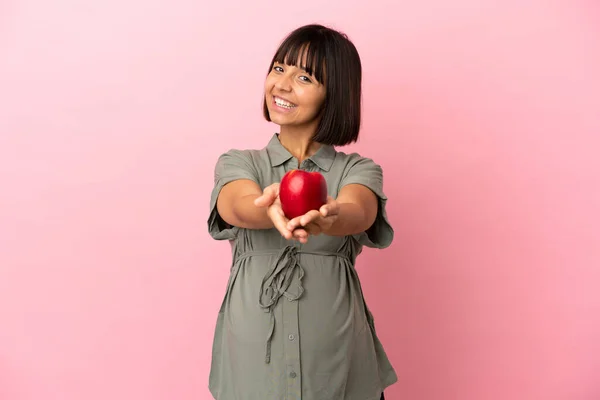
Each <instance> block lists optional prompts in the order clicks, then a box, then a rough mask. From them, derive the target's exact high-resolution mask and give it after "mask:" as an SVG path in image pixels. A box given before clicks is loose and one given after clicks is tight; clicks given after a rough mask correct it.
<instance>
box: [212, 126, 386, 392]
mask: <svg viewBox="0 0 600 400" xmlns="http://www.w3.org/2000/svg"><path fill="white" fill-rule="evenodd" d="M298 167H299V168H301V169H304V170H307V171H319V172H321V173H322V174H323V176H324V177H325V180H326V182H327V187H328V191H329V195H330V196H332V197H334V198H336V197H337V195H338V193H339V191H340V189H341V188H342V187H343V186H344V185H348V184H351V183H358V184H362V185H365V186H367V187H368V188H370V189H371V190H372V191H373V192H374V193H375V194H376V195H377V197H378V199H379V210H378V214H377V219H376V221H375V223H374V225H373V226H372V227H371V228H370V229H369V230H368V231H367V232H364V233H361V234H358V235H349V236H346V237H333V236H327V235H319V236H311V237H309V240H308V243H306V244H301V243H298V242H295V241H292V240H290V241H288V240H286V239H285V238H283V237H282V236H281V234H280V233H279V232H278V231H277V230H276V229H274V228H273V229H262V230H261V229H243V228H238V227H231V226H228V225H227V224H226V223H225V222H224V221H223V220H222V219H221V217H220V216H219V214H218V211H217V207H216V204H217V197H218V195H219V192H220V191H221V189H222V188H223V186H224V185H225V184H227V183H229V182H231V181H234V180H236V179H251V180H253V181H255V182H256V183H258V185H259V186H260V187H261V188H265V187H266V186H268V185H270V184H272V183H276V182H280V181H281V178H282V177H283V175H284V174H285V173H286V172H287V171H289V170H291V169H295V168H298ZM386 202H387V198H386V196H385V195H384V193H383V174H382V169H381V167H380V166H379V165H377V164H375V163H374V162H373V160H371V159H368V158H364V157H361V156H360V155H358V154H356V153H353V154H345V153H343V152H339V151H337V150H335V148H334V147H333V146H321V147H320V148H319V150H318V151H317V152H316V153H315V154H314V155H313V156H312V157H310V158H308V159H306V160H304V161H303V162H302V164H301V165H300V166H298V160H297V159H296V158H294V157H293V156H292V155H291V154H290V153H289V152H288V151H287V150H286V149H285V147H283V146H282V145H281V143H280V142H279V139H278V136H277V134H275V135H273V137H272V139H271V141H270V142H269V144H268V145H267V146H266V147H265V148H263V149H261V150H229V151H228V152H226V153H224V154H222V155H221V156H220V157H219V159H218V161H217V165H216V167H215V184H214V189H213V191H212V195H211V199H210V216H209V219H208V229H209V232H210V234H211V236H212V237H213V238H214V239H217V240H228V241H229V242H230V243H231V248H232V259H233V261H232V264H231V271H230V277H229V281H228V284H227V288H226V291H225V295H224V298H223V302H222V305H221V308H220V310H219V313H218V317H217V324H216V329H215V336H214V342H213V349H212V364H211V370H210V377H209V389H210V391H211V393H212V395H213V396H214V398H215V399H218V400H379V397H380V395H381V392H382V391H383V389H385V388H386V387H388V386H389V385H391V384H393V383H394V382H396V381H397V376H396V373H395V371H394V369H393V367H392V365H391V364H390V362H389V360H388V357H387V355H386V353H385V351H384V349H383V346H382V344H381V342H380V341H379V339H378V337H377V335H376V333H375V327H374V323H373V316H372V314H371V312H370V311H369V309H368V307H367V305H366V303H365V301H364V298H363V294H362V289H361V285H360V281H359V278H358V275H357V272H356V270H355V268H354V265H355V260H356V257H357V256H358V255H359V254H360V252H361V250H362V248H363V246H368V247H375V248H385V247H387V246H389V245H390V244H391V242H392V239H393V237H394V231H393V229H392V227H391V226H390V224H389V221H388V218H387V215H386V210H385V206H386Z"/></svg>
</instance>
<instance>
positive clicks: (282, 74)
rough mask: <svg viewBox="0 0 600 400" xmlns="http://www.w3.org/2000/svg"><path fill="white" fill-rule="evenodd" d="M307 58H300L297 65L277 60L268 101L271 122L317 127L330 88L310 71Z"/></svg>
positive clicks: (267, 82)
mask: <svg viewBox="0 0 600 400" xmlns="http://www.w3.org/2000/svg"><path fill="white" fill-rule="evenodd" d="M304 54H305V55H306V53H304ZM305 59H306V56H304V57H298V62H297V63H296V65H289V64H287V63H279V62H274V63H273V66H272V68H271V71H270V72H269V74H268V75H267V79H266V80H265V103H266V106H267V110H268V112H269V117H270V119H271V121H272V122H274V123H276V124H277V125H280V126H294V127H302V126H306V127H313V126H314V128H315V129H316V125H317V124H318V121H319V118H320V114H321V110H322V107H323V103H324V101H325V95H326V90H325V86H324V85H323V83H321V82H319V81H318V80H317V78H316V76H314V75H313V74H311V73H309V72H307V69H306V67H304V66H305V65H306V63H305V62H304V61H305ZM290 64H291V63H290Z"/></svg>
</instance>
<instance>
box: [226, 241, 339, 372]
mask: <svg viewBox="0 0 600 400" xmlns="http://www.w3.org/2000/svg"><path fill="white" fill-rule="evenodd" d="M273 254H277V258H276V259H275V261H274V262H273V264H272V265H271V268H270V269H269V271H268V272H267V274H265V276H264V277H263V280H262V283H261V286H260V292H259V299H258V303H259V306H260V307H261V308H262V309H264V311H265V312H267V313H269V314H270V321H269V330H268V334H267V349H266V357H265V362H266V363H267V364H268V363H270V362H271V340H272V339H273V333H274V332H275V314H274V312H273V309H274V308H275V305H276V304H277V302H278V301H279V299H280V298H281V296H284V297H285V298H287V299H288V300H289V301H295V300H298V299H299V298H300V297H301V296H302V293H304V288H303V287H302V278H303V277H304V269H303V268H302V266H301V265H300V263H299V260H298V255H299V254H311V255H317V256H328V257H340V258H344V259H345V260H347V261H349V262H350V259H349V258H348V257H347V256H345V255H344V254H340V253H334V252H325V251H305V250H299V249H298V248H296V247H293V246H286V247H284V248H283V249H281V250H280V251H279V252H275V251H249V252H246V253H243V254H242V255H240V256H239V257H238V260H240V259H244V258H247V257H250V256H257V255H273ZM296 270H298V280H297V283H298V286H297V291H296V292H295V293H293V292H290V291H289V289H290V285H291V284H292V281H293V279H294V272H295V271H296Z"/></svg>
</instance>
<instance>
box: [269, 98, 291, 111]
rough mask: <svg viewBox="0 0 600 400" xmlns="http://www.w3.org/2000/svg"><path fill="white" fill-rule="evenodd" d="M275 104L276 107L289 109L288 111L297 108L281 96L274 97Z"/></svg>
mask: <svg viewBox="0 0 600 400" xmlns="http://www.w3.org/2000/svg"><path fill="white" fill-rule="evenodd" d="M273 102H274V103H275V104H276V105H278V106H279V107H283V108H287V109H291V108H294V107H296V104H294V103H292V102H290V101H287V100H286V99H284V98H281V97H279V96H273Z"/></svg>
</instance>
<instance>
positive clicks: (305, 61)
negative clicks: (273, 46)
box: [273, 36, 326, 83]
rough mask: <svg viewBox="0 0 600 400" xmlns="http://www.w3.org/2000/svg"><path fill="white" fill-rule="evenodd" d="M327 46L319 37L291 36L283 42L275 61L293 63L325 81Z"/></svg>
mask: <svg viewBox="0 0 600 400" xmlns="http://www.w3.org/2000/svg"><path fill="white" fill-rule="evenodd" d="M325 59H326V47H325V43H324V42H323V41H322V40H319V38H318V37H315V38H309V37H298V36H295V37H294V36H291V37H289V38H288V40H286V41H285V42H283V43H282V44H281V47H279V50H277V53H275V57H273V63H276V62H277V63H280V64H286V65H293V66H295V67H298V68H302V69H304V70H305V71H306V72H307V73H308V74H309V75H313V76H314V77H315V78H316V79H317V81H319V82H321V83H324V82H325Z"/></svg>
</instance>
